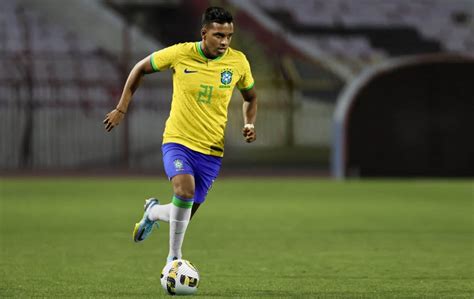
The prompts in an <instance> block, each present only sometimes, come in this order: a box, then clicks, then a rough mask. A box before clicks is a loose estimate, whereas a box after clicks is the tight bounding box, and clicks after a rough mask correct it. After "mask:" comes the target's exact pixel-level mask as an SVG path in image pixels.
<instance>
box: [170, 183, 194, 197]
mask: <svg viewBox="0 0 474 299" xmlns="http://www.w3.org/2000/svg"><path fill="white" fill-rule="evenodd" d="M174 194H175V195H176V196H177V197H179V198H182V199H191V198H194V190H193V189H192V188H186V187H184V186H175V188H174Z"/></svg>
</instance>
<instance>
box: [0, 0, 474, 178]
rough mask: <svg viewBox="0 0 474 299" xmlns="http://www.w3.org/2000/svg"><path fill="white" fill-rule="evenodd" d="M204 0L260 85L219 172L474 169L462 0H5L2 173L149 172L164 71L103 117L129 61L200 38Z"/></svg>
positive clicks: (468, 36) (0, 78) (470, 48)
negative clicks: (116, 122)
mask: <svg viewBox="0 0 474 299" xmlns="http://www.w3.org/2000/svg"><path fill="white" fill-rule="evenodd" d="M210 5H216V6H223V7H225V8H226V9H228V10H229V11H231V12H232V14H233V16H234V20H235V25H236V27H235V28H236V31H235V36H234V39H233V41H232V47H233V48H236V49H238V50H241V51H243V52H244V53H245V54H246V55H247V58H248V59H249V61H250V63H251V66H252V71H253V74H254V77H255V79H256V85H255V86H256V89H257V92H258V95H259V112H258V120H257V126H256V127H257V131H258V140H257V142H256V143H254V144H252V145H249V144H246V143H245V142H244V141H243V138H242V137H241V133H240V131H241V127H242V125H243V120H242V112H241V109H242V108H241V104H242V99H241V96H240V94H239V93H238V91H236V92H235V94H234V98H233V100H232V102H231V104H230V106H229V120H228V127H227V131H226V156H225V159H224V166H223V170H222V171H223V173H239V172H242V173H245V174H248V175H251V174H261V173H264V174H276V173H282V174H290V175H291V174H293V173H295V174H296V173H300V174H301V173H303V174H313V175H314V174H316V175H322V176H328V175H331V176H333V177H336V178H344V177H348V176H349V177H366V176H396V177H403V176H435V177H441V176H442V177H446V176H448V177H457V176H473V175H474V141H473V140H474V138H473V137H472V135H473V134H472V129H473V123H472V120H473V119H474V118H473V111H474V109H473V101H474V1H472V0H332V1H327V0H291V1H290V0H261V1H250V0H245V1H244V0H228V1H224V0H223V1H204V0H68V1H61V0H41V1H40V0H3V1H1V3H0V53H1V54H0V124H1V125H0V140H1V142H0V173H1V174H7V175H8V174H18V173H19V174H22V173H35V172H39V173H42V172H58V171H59V172H69V171H70V172H74V173H76V172H77V173H85V174H91V173H101V172H104V173H114V172H123V173H129V174H130V173H138V174H140V173H141V174H162V173H163V170H162V162H161V151H160V148H161V141H162V132H163V129H164V123H165V121H166V118H167V117H168V114H169V109H170V101H171V94H172V84H171V72H163V73H156V74H153V75H149V76H147V77H146V79H145V80H144V82H143V83H142V85H141V87H140V88H139V90H138V91H137V92H136V94H135V96H134V100H133V102H132V105H131V109H130V111H129V113H128V114H127V118H126V121H124V122H123V123H122V124H121V125H120V126H119V127H117V128H116V129H114V130H113V132H111V133H106V132H105V130H104V129H103V124H102V120H103V119H104V117H105V114H106V113H107V112H109V111H110V110H111V109H113V108H114V107H115V105H116V103H117V101H118V99H119V96H120V94H121V91H122V87H123V84H124V82H125V79H126V77H127V75H128V73H129V71H130V70H131V68H132V67H133V65H134V64H135V63H136V62H137V61H138V60H140V59H141V58H143V57H145V56H147V55H149V54H150V53H152V52H153V51H156V50H158V49H161V48H163V47H167V46H170V45H172V44H174V43H179V42H187V41H197V40H200V17H201V14H202V12H203V11H204V10H205V9H206V7H208V6H210Z"/></svg>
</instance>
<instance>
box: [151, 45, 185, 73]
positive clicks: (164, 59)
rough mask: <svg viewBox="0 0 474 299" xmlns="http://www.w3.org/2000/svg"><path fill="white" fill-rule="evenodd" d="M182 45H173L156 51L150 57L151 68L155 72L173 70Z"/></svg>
mask: <svg viewBox="0 0 474 299" xmlns="http://www.w3.org/2000/svg"><path fill="white" fill-rule="evenodd" d="M179 49H180V45H179V44H178V45H173V46H171V47H167V48H164V49H162V50H159V51H156V52H154V53H153V54H151V56H150V62H151V66H152V67H153V70H154V71H155V72H159V71H162V70H166V69H169V68H172V67H173V66H174V64H175V62H176V58H177V57H178V51H179Z"/></svg>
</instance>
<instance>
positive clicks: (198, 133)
mask: <svg viewBox="0 0 474 299" xmlns="http://www.w3.org/2000/svg"><path fill="white" fill-rule="evenodd" d="M151 65H152V67H153V70H155V71H162V70H165V69H171V70H172V71H173V100H172V102H171V111H170V115H169V118H168V120H167V121H166V127H165V131H164V133H163V143H170V142H174V143H179V144H182V145H184V146H186V147H188V148H190V149H192V150H194V151H197V152H200V153H203V154H207V155H213V156H218V157H222V156H224V130H225V126H226V123H227V107H228V106H229V102H230V99H231V96H232V92H233V90H234V87H235V86H236V85H237V88H239V89H241V90H249V89H251V88H252V87H253V85H254V80H253V77H252V72H251V70H250V64H249V62H248V61H247V58H246V57H245V55H244V54H243V53H242V52H240V51H237V50H234V49H232V48H228V49H227V50H226V52H225V53H224V54H222V55H221V56H219V57H217V58H215V59H208V58H207V57H206V56H205V55H204V53H203V52H202V50H201V42H195V43H182V44H176V45H173V46H171V47H168V48H165V49H162V50H160V51H157V52H154V53H153V54H152V55H151Z"/></svg>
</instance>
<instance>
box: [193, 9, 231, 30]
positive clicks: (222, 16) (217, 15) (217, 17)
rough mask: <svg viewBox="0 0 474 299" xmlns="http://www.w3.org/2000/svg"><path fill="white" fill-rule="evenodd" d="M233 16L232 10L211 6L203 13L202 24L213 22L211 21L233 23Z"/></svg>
mask: <svg viewBox="0 0 474 299" xmlns="http://www.w3.org/2000/svg"><path fill="white" fill-rule="evenodd" d="M232 21H233V18H232V15H231V13H230V12H228V11H227V10H225V9H223V8H222V7H216V6H211V7H208V8H207V9H206V11H205V12H204V13H203V15H202V21H201V23H202V26H205V25H208V24H211V23H214V22H215V23H219V24H225V23H232Z"/></svg>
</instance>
